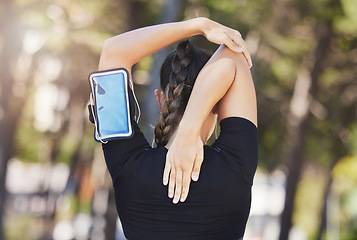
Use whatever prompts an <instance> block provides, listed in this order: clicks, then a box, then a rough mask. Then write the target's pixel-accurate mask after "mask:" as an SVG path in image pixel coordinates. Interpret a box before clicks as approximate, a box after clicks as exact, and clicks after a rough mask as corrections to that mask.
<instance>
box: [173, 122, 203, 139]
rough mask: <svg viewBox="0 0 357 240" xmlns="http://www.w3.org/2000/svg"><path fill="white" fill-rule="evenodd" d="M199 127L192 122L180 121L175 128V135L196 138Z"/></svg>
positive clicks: (198, 133)
mask: <svg viewBox="0 0 357 240" xmlns="http://www.w3.org/2000/svg"><path fill="white" fill-rule="evenodd" d="M200 131H201V127H200V126H198V125H196V124H195V123H194V122H192V121H191V122H188V123H186V122H184V121H181V122H180V124H179V125H178V126H177V135H180V136H189V137H190V138H191V137H193V138H194V137H196V136H199V135H200Z"/></svg>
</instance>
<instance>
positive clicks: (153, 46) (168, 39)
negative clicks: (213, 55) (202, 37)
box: [99, 18, 210, 70]
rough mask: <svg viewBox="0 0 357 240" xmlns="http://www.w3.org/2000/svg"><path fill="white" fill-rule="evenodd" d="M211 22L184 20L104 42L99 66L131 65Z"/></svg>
mask: <svg viewBox="0 0 357 240" xmlns="http://www.w3.org/2000/svg"><path fill="white" fill-rule="evenodd" d="M208 21H210V20H208V19H206V18H195V19H191V20H187V21H183V22H174V23H166V24H160V25H155V26H150V27H145V28H140V29H136V30H133V31H130V32H126V33H123V34H120V35H117V36H115V37H112V38H109V39H107V40H106V41H105V43H104V46H103V51H102V54H101V59H100V63H99V69H100V70H104V69H108V68H115V67H118V66H122V67H127V68H131V66H132V65H133V64H135V63H136V62H138V61H140V60H141V59H142V58H144V57H146V56H148V55H150V54H153V53H155V52H157V51H159V50H160V49H162V48H164V47H166V46H168V45H170V44H172V43H174V42H176V41H179V40H181V39H184V38H188V37H191V36H193V35H197V34H201V33H202V28H204V26H205V25H206V24H207V22H208Z"/></svg>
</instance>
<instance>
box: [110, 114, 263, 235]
mask: <svg viewBox="0 0 357 240" xmlns="http://www.w3.org/2000/svg"><path fill="white" fill-rule="evenodd" d="M220 125H221V134H220V136H219V138H218V139H217V140H216V141H215V143H214V144H213V145H212V146H207V145H206V146H204V161H203V164H202V167H201V172H200V178H199V180H198V182H191V186H190V192H189V195H188V197H187V199H186V201H185V202H184V203H181V202H179V203H178V204H173V203H172V199H170V198H169V197H168V196H167V186H164V185H163V184H162V176H163V169H164V165H165V158H166V153H167V149H166V148H164V147H158V148H151V147H150V145H149V144H148V142H147V140H146V139H145V138H144V136H143V134H142V132H141V131H140V128H139V127H138V125H137V124H136V123H135V122H133V128H134V135H133V137H132V138H129V139H124V140H113V141H110V142H109V143H107V144H103V151H104V156H105V160H106V164H107V167H108V170H109V172H110V175H111V177H112V180H113V186H114V189H115V198H116V207H117V211H118V214H119V217H120V220H121V222H122V226H123V230H124V234H125V236H126V237H127V238H128V239H129V240H146V239H148V240H150V239H155V240H157V239H158V240H165V239H168V240H173V239H180V240H181V239H192V240H199V239H204V240H209V239H218V240H238V239H241V238H242V237H243V235H244V231H245V226H246V223H247V219H248V215H249V211H250V204H251V186H252V181H253V177H254V174H255V170H256V167H257V159H258V140H257V139H258V137H257V128H256V127H255V125H254V124H253V123H252V122H250V121H249V120H247V119H244V118H240V117H229V118H226V119H223V120H222V121H221V122H220ZM183 151H184V149H183Z"/></svg>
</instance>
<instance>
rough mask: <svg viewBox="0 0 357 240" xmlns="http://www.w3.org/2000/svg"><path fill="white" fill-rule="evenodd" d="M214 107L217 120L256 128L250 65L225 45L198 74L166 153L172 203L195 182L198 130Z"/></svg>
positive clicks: (166, 178)
mask: <svg viewBox="0 0 357 240" xmlns="http://www.w3.org/2000/svg"><path fill="white" fill-rule="evenodd" d="M203 99H204V100H203ZM216 104H217V105H216ZM214 106H216V108H217V111H218V118H219V120H222V119H224V118H227V117H233V116H236V117H243V118H246V119H248V120H250V121H251V122H253V123H254V124H255V125H257V107H256V96H255V89H254V84H253V80H252V77H251V74H250V70H249V66H248V64H247V63H246V60H245V59H244V57H243V55H242V54H240V53H234V52H232V51H231V50H229V49H228V48H226V47H224V46H221V47H220V48H219V49H218V50H217V51H216V53H215V54H214V55H213V56H212V58H211V59H210V60H209V61H208V62H207V64H206V65H205V67H204V68H203V69H202V70H201V72H200V73H199V75H198V77H197V80H196V83H195V87H194V88H193V91H192V94H191V96H190V100H189V102H188V105H187V108H186V110H185V113H184V115H183V117H182V120H181V122H180V124H179V126H178V130H177V134H176V136H175V139H174V141H173V143H172V144H171V146H170V149H169V152H168V154H167V160H166V165H165V170H164V176H163V182H164V184H167V183H168V182H169V190H168V191H169V196H170V197H173V202H174V203H177V202H178V201H179V200H180V201H181V202H183V201H185V199H186V197H187V195H188V191H189V186H190V182H191V178H192V179H193V180H195V181H197V180H198V175H199V172H200V167H201V164H202V160H203V150H202V149H203V146H202V145H203V142H202V140H201V139H200V131H201V127H202V124H203V122H204V121H205V119H206V118H207V116H208V114H209V113H210V112H211V110H212V108H213V107H214ZM182 149H186V151H182ZM222 187H224V186H222Z"/></svg>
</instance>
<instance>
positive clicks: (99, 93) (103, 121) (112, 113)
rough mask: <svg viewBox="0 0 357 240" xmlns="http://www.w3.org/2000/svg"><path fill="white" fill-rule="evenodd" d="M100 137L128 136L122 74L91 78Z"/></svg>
mask: <svg viewBox="0 0 357 240" xmlns="http://www.w3.org/2000/svg"><path fill="white" fill-rule="evenodd" d="M93 79H94V81H95V85H94V88H95V95H96V97H95V99H96V104H97V114H98V132H99V134H100V135H101V136H106V135H115V134H128V133H129V131H130V129H129V122H128V114H129V113H128V104H127V101H128V99H127V94H126V91H125V88H126V86H125V84H126V81H125V78H124V74H123V73H115V74H108V75H102V76H95V77H93Z"/></svg>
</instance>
